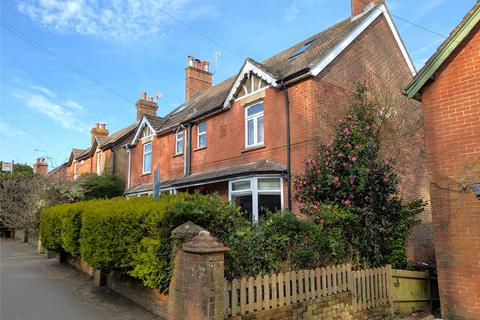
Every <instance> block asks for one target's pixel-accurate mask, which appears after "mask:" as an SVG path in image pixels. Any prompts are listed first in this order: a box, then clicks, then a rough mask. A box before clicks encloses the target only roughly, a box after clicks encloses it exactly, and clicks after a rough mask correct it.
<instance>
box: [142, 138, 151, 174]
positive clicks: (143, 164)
mask: <svg viewBox="0 0 480 320" xmlns="http://www.w3.org/2000/svg"><path fill="white" fill-rule="evenodd" d="M147 145H150V146H151V147H150V151H149V152H147V153H145V147H146V146H147ZM142 150H143V157H142V159H143V160H142V161H143V163H142V174H148V173H152V151H153V146H152V142H147V143H144V144H143V149H142ZM148 154H149V155H150V168H149V169H148V171H146V170H145V155H148Z"/></svg>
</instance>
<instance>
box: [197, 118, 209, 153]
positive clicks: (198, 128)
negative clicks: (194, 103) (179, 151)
mask: <svg viewBox="0 0 480 320" xmlns="http://www.w3.org/2000/svg"><path fill="white" fill-rule="evenodd" d="M202 124H203V125H204V126H205V131H203V132H200V126H201V125H202ZM200 136H205V145H203V146H201V145H200ZM206 147H207V122H206V121H203V122H200V123H199V124H198V125H197V148H198V149H201V148H206Z"/></svg>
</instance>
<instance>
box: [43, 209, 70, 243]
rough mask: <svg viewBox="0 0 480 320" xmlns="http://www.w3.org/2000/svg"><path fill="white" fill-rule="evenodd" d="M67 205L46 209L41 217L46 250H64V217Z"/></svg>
mask: <svg viewBox="0 0 480 320" xmlns="http://www.w3.org/2000/svg"><path fill="white" fill-rule="evenodd" d="M66 208H67V207H66V205H58V206H54V207H50V208H46V209H44V210H43V211H42V213H41V215H40V230H39V232H40V237H41V239H42V245H43V247H44V248H45V249H47V250H51V251H60V250H61V249H62V217H63V215H64V212H65V209H66Z"/></svg>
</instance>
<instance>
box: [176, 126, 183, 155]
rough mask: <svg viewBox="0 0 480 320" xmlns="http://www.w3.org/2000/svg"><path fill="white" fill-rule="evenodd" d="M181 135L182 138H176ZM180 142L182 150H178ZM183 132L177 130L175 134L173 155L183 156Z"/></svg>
mask: <svg viewBox="0 0 480 320" xmlns="http://www.w3.org/2000/svg"><path fill="white" fill-rule="evenodd" d="M179 134H181V135H182V137H181V138H178V135H179ZM179 142H181V143H182V150H178V143H179ZM183 148H184V147H183V130H182V129H180V130H178V131H177V132H176V133H175V155H180V154H183Z"/></svg>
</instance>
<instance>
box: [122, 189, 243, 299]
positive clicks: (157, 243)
mask: <svg viewBox="0 0 480 320" xmlns="http://www.w3.org/2000/svg"><path fill="white" fill-rule="evenodd" d="M161 201H165V202H164V203H163V205H162V207H163V208H164V209H165V213H164V215H158V214H153V215H149V216H148V218H147V226H148V227H147V228H148V230H147V231H148V238H145V239H144V240H143V241H142V243H141V245H140V246H137V252H136V254H134V255H133V258H134V268H133V270H132V271H130V275H132V276H134V277H136V278H138V279H140V280H142V282H143V283H144V285H146V286H149V287H152V288H155V287H160V289H161V290H162V291H166V290H167V289H168V285H169V283H170V278H171V275H172V271H173V270H172V259H173V256H172V249H173V241H172V239H171V232H172V231H173V229H175V228H176V227H178V226H180V225H181V224H183V223H185V222H187V221H191V222H193V223H195V224H197V225H199V226H201V227H203V228H205V229H206V230H208V231H210V232H211V233H212V235H214V236H215V237H217V238H218V239H219V240H220V241H222V242H224V243H226V244H227V245H228V239H229V237H230V235H231V234H232V233H233V232H234V231H235V230H236V229H237V228H242V227H245V226H248V225H249V222H247V221H246V220H245V219H244V218H243V217H242V215H241V214H240V213H239V211H238V210H237V209H236V208H235V207H233V206H231V205H230V204H228V203H225V202H223V201H222V200H221V199H220V197H219V196H218V195H210V196H204V195H200V194H194V195H188V194H179V195H177V196H174V197H164V196H162V197H161V198H160V202H161Z"/></svg>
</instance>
